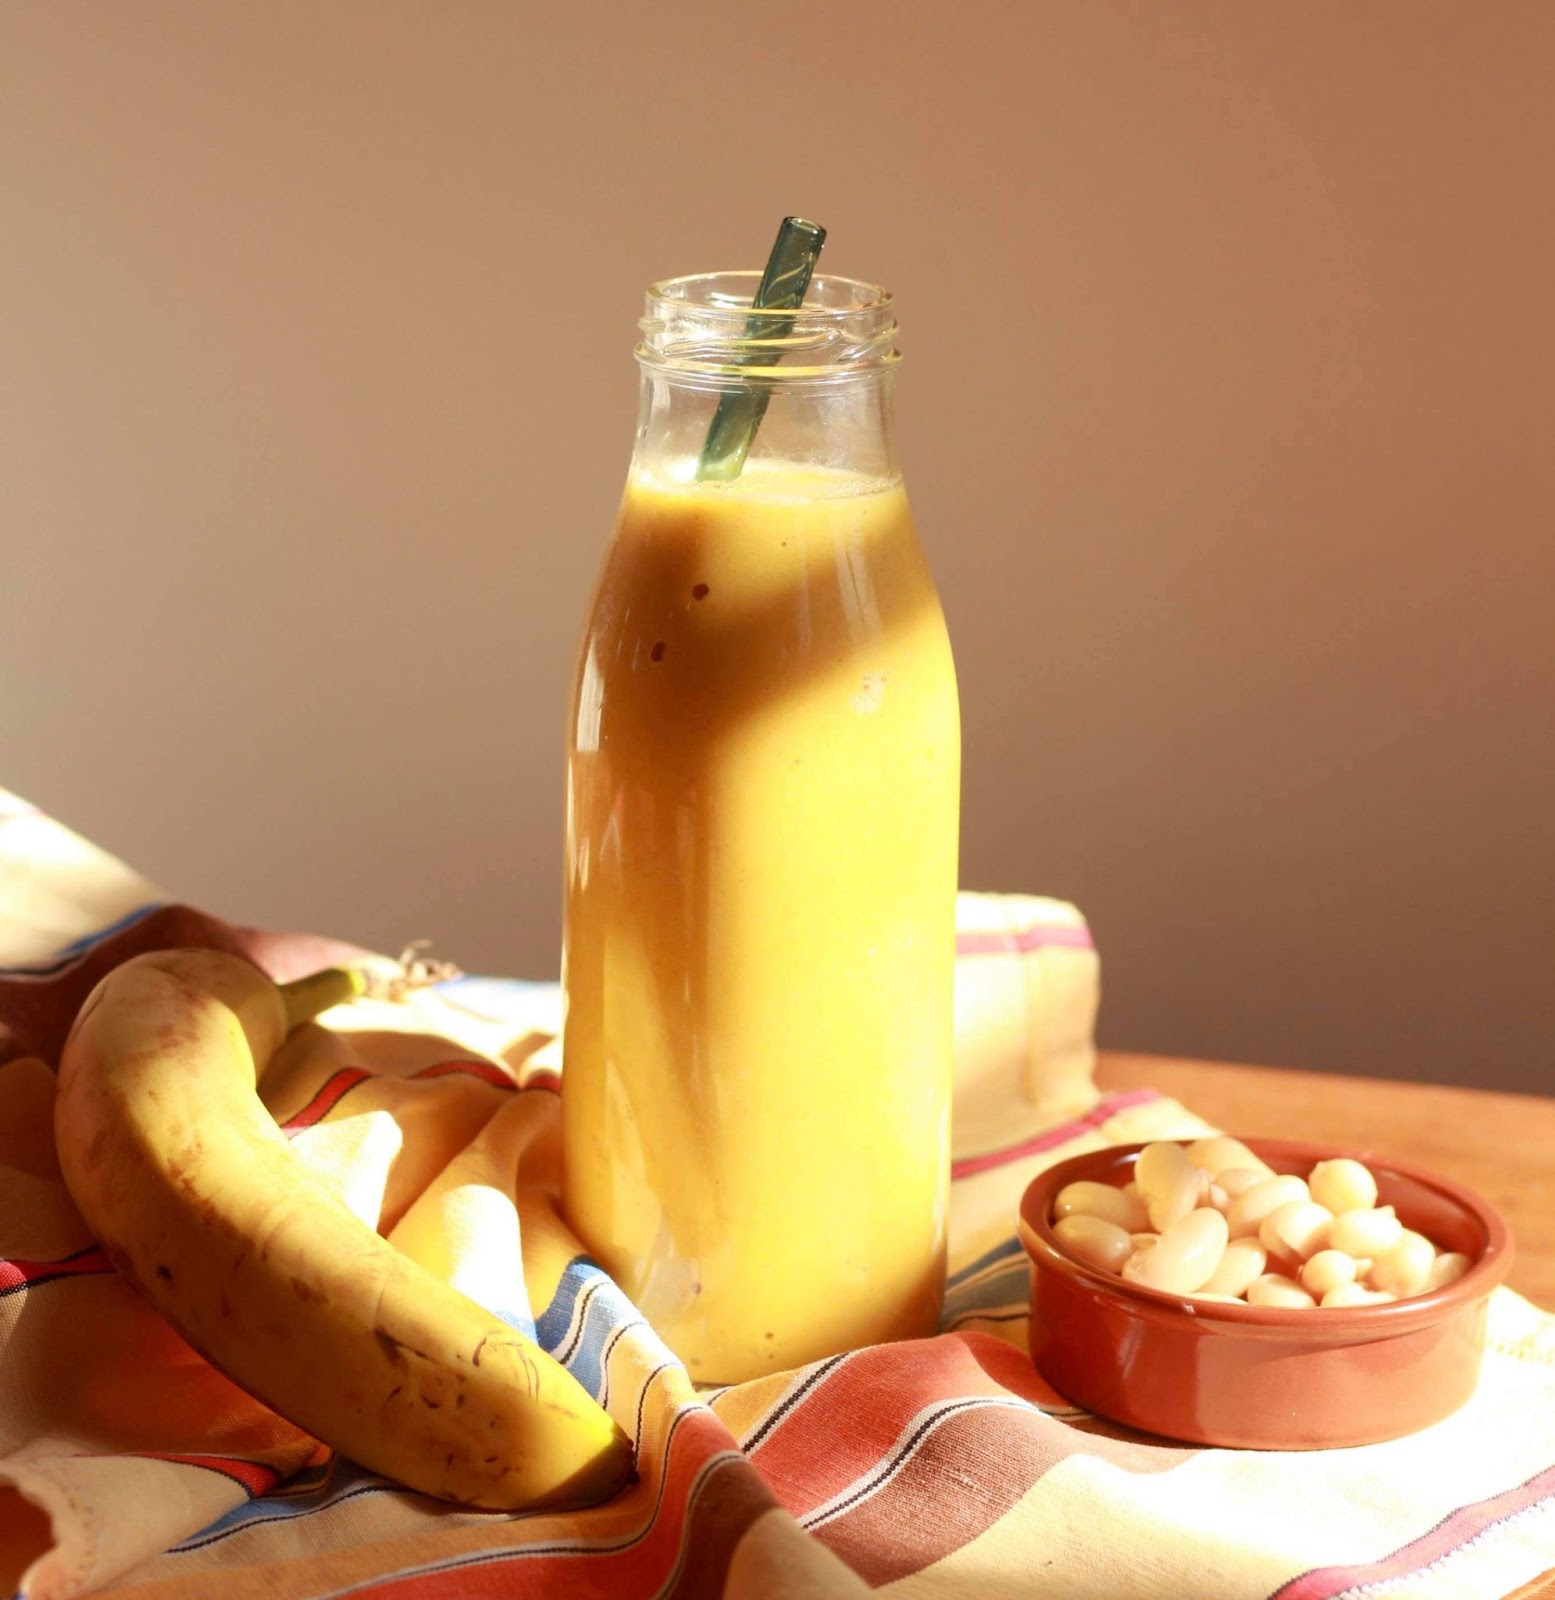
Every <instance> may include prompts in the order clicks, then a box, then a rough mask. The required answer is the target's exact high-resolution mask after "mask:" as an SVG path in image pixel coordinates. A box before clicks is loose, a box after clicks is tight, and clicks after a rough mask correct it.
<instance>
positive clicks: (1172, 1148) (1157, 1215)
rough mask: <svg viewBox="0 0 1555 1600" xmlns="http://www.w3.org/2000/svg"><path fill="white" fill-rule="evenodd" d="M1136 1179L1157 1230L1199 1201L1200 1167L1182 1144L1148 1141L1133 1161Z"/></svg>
mask: <svg viewBox="0 0 1555 1600" xmlns="http://www.w3.org/2000/svg"><path fill="white" fill-rule="evenodd" d="M1134 1177H1135V1181H1136V1182H1137V1183H1138V1184H1139V1192H1140V1194H1141V1195H1143V1196H1144V1200H1145V1206H1146V1209H1147V1210H1148V1211H1149V1213H1150V1226H1151V1227H1152V1228H1154V1229H1155V1230H1156V1231H1157V1232H1158V1233H1164V1232H1165V1231H1166V1229H1167V1228H1168V1227H1169V1226H1170V1225H1171V1224H1172V1223H1174V1222H1176V1221H1177V1220H1178V1219H1179V1218H1181V1217H1185V1216H1187V1215H1188V1213H1189V1212H1190V1211H1192V1210H1193V1209H1194V1207H1195V1206H1197V1205H1198V1203H1199V1185H1200V1182H1201V1181H1202V1180H1201V1178H1200V1175H1199V1169H1198V1168H1197V1167H1196V1166H1194V1165H1193V1163H1192V1162H1191V1161H1189V1159H1188V1152H1187V1151H1186V1150H1184V1149H1183V1147H1182V1146H1181V1145H1180V1144H1171V1143H1169V1142H1167V1141H1165V1140H1162V1141H1160V1142H1158V1143H1156V1144H1147V1145H1146V1146H1145V1148H1144V1149H1143V1150H1141V1151H1140V1152H1139V1159H1138V1161H1136V1162H1135V1164H1134Z"/></svg>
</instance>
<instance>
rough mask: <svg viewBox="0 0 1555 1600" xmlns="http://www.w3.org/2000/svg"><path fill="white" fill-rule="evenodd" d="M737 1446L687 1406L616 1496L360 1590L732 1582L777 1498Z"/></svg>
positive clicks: (683, 1590) (481, 1592) (464, 1598)
mask: <svg viewBox="0 0 1555 1600" xmlns="http://www.w3.org/2000/svg"><path fill="white" fill-rule="evenodd" d="M733 1447H734V1441H733V1440H732V1439H731V1438H730V1436H729V1433H728V1430H727V1429H726V1428H724V1426H723V1424H722V1423H721V1422H720V1421H719V1420H718V1419H717V1418H716V1417H715V1416H714V1415H713V1413H712V1412H711V1411H708V1410H706V1409H705V1408H702V1407H698V1408H696V1409H694V1410H689V1411H686V1412H683V1413H682V1414H681V1415H680V1416H679V1417H677V1418H676V1419H675V1422H674V1424H673V1425H672V1430H671V1434H670V1437H669V1440H668V1449H667V1453H666V1455H665V1456H664V1457H663V1458H662V1459H661V1460H659V1461H656V1462H648V1463H644V1464H642V1470H643V1478H642V1480H641V1481H639V1482H638V1483H636V1484H635V1485H633V1486H632V1487H631V1488H629V1489H627V1490H626V1491H624V1493H622V1494H621V1495H618V1496H617V1497H616V1498H615V1499H614V1500H611V1501H608V1502H607V1503H606V1504H605V1505H603V1506H600V1507H598V1508H597V1509H595V1510H591V1511H581V1512H575V1513H572V1514H571V1515H569V1516H566V1517H536V1518H533V1519H525V1520H524V1521H523V1522H520V1523H515V1524H509V1525H508V1526H507V1527H506V1528H505V1529H504V1530H503V1536H504V1538H505V1540H506V1541H507V1542H505V1543H504V1544H502V1545H500V1546H494V1547H492V1548H490V1549H485V1550H470V1551H465V1552H462V1553H461V1554H460V1555H458V1556H454V1557H452V1558H449V1559H446V1560H443V1561H437V1560H432V1561H429V1562H427V1563H426V1564H425V1565H424V1566H421V1567H417V1568H413V1569H410V1570H406V1571H402V1572H399V1573H391V1574H388V1575H386V1576H384V1577H382V1578H380V1579H378V1580H376V1581H369V1582H367V1583H363V1584H362V1585H361V1586H360V1587H355V1588H352V1589H351V1591H350V1592H351V1593H352V1594H354V1595H360V1596H363V1597H367V1596H371V1597H373V1600H453V1597H455V1596H457V1597H458V1600H507V1597H509V1596H511V1595H514V1594H516V1593H520V1592H522V1593H524V1594H565V1595H567V1596H568V1597H569V1600H619V1597H620V1596H622V1595H635V1594H642V1595H648V1594H653V1595H659V1596H662V1597H665V1600H668V1597H672V1596H686V1597H688V1600H689V1597H695V1596H703V1595H717V1594H721V1593H722V1592H723V1586H724V1580H725V1578H726V1576H727V1573H728V1566H729V1558H730V1557H731V1556H732V1554H733V1552H734V1549H735V1547H736V1546H737V1545H738V1544H739V1542H740V1540H741V1538H743V1537H744V1534H745V1532H746V1530H747V1529H748V1528H749V1527H750V1525H751V1524H752V1523H753V1522H755V1521H756V1520H757V1519H758V1518H759V1517H762V1516H765V1515H766V1513H767V1512H769V1511H771V1510H772V1509H773V1506H774V1502H773V1499H772V1495H771V1492H770V1491H769V1490H768V1489H767V1487H766V1485H765V1484H764V1483H763V1482H762V1481H761V1479H760V1477H759V1476H758V1475H757V1474H756V1473H755V1472H753V1471H752V1470H751V1468H750V1465H749V1463H748V1462H746V1461H745V1460H744V1459H743V1458H741V1457H738V1456H723V1453H724V1452H726V1451H731V1450H732V1449H733ZM661 1448H662V1447H661ZM720 1456H723V1459H719V1457H720ZM656 1467H657V1468H658V1470H657V1471H655V1470H654V1469H655V1468H656ZM623 1513H625V1515H623Z"/></svg>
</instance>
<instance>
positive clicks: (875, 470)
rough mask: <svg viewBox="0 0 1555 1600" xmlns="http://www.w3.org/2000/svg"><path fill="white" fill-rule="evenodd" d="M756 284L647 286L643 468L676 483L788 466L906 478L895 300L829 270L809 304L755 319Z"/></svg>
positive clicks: (716, 278)
mask: <svg viewBox="0 0 1555 1600" xmlns="http://www.w3.org/2000/svg"><path fill="white" fill-rule="evenodd" d="M757 277H758V274H755V273H706V274H702V275H699V276H696V277H690V278H674V279H670V280H669V281H667V282H665V283H659V284H655V285H654V286H653V287H652V288H651V289H650V290H649V291H648V300H647V311H646V314H645V315H644V317H643V320H642V323H641V327H642V332H643V337H642V341H641V343H640V344H639V345H638V347H637V359H638V363H639V365H640V366H641V369H642V389H641V400H640V407H639V412H638V425H637V444H636V451H635V455H634V467H635V468H636V470H638V471H644V472H647V473H650V474H652V475H653V476H654V477H656V478H659V479H661V480H663V481H666V482H690V481H691V480H692V479H694V478H713V479H722V480H729V479H732V478H735V477H739V476H741V475H742V474H743V473H744V472H745V471H747V470H751V471H760V472H763V473H770V472H772V471H776V470H781V469H783V468H787V467H798V468H803V469H817V468H819V469H824V470H825V471H826V472H829V473H838V474H846V475H848V476H850V477H855V478H860V477H861V478H865V479H869V480H873V481H876V482H894V481H896V480H897V479H898V478H899V476H900V468H899V466H898V463H897V456H896V434H895V411H894V386H895V376H896V365H897V360H898V356H897V351H896V345H895V339H896V319H895V315H894V312H893V309H892V303H891V297H890V295H889V294H887V293H886V292H885V291H884V290H882V289H878V288H876V287H875V286H874V285H872V284H866V283H858V282H856V281H854V280H853V279H850V278H837V277H831V276H827V275H825V274H820V275H817V276H816V277H815V278H814V279H812V281H811V284H810V289H809V293H808V295H807V297H806V300H805V303H804V305H802V306H800V307H799V308H797V309H795V310H787V311H784V310H770V309H764V310H762V311H753V310H752V309H751V299H752V296H753V294H754V291H755V284H756V280H757Z"/></svg>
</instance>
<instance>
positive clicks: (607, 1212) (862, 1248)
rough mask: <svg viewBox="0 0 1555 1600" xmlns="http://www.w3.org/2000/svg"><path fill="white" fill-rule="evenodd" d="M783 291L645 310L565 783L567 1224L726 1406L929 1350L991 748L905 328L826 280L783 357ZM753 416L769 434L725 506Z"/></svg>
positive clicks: (882, 309)
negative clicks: (899, 395)
mask: <svg viewBox="0 0 1555 1600" xmlns="http://www.w3.org/2000/svg"><path fill="white" fill-rule="evenodd" d="M756 277H757V275H756V274H754V273H751V274H744V273H721V274H709V275H704V276H697V277H690V278H678V279H674V280H671V281H669V282H666V283H661V284H657V285H655V286H654V287H653V288H652V289H650V290H649V292H648V304H647V315H646V317H645V318H644V320H643V323H642V329H643V339H642V342H641V344H640V345H639V346H638V350H637V359H638V362H639V364H640V367H641V372H642V405H641V413H640V421H639V426H638V431H637V441H636V450H635V452H634V455H633V458H632V463H631V469H630V472H629V474H628V477H627V483H626V490H625V494H624V497H623V500H622V504H621V510H620V514H619V518H618V521H617V523H616V528H615V532H614V536H613V537H612V539H611V541H610V544H609V547H608V549H607V551H606V553H605V558H604V564H603V568H602V570H601V572H600V575H599V579H598V583H597V586H596V589H595V593H594V597H593V603H592V608H591V611H590V614H589V617H588V621H587V625H586V629H585V633H584V638H583V644H582V649H581V652H580V656H579V662H578V668H577V674H576V679H575V684H574V692H573V705H572V715H571V727H570V746H569V754H568V769H567V899H566V934H565V948H564V955H563V981H564V987H565V995H566V1022H565V1029H564V1036H563V1054H564V1068H563V1071H564V1085H565V1087H564V1092H563V1095H562V1107H563V1138H564V1150H565V1165H564V1171H565V1185H564V1202H565V1207H566V1211H567V1214H568V1216H569V1218H570V1220H571V1222H572V1224H573V1226H574V1228H575V1229H576V1230H577V1232H578V1234H579V1235H580V1236H581V1238H582V1239H583V1240H584V1241H585V1243H586V1245H587V1246H588V1248H589V1249H590V1250H591V1251H592V1252H593V1253H594V1255H595V1256H596V1257H597V1258H598V1259H599V1260H600V1262H601V1263H602V1264H603V1265H604V1266H605V1267H606V1268H607V1269H608V1270H609V1271H610V1272H611V1274H612V1275H613V1276H614V1277H615V1278H616V1279H617V1281H618V1282H619V1283H620V1284H621V1285H622V1287H623V1288H624V1289H625V1290H626V1291H627V1293H628V1294H629V1295H630V1296H631V1297H632V1298H633V1300H634V1301H635V1302H636V1304H637V1305H638V1306H639V1308H640V1309H641V1310H642V1311H643V1313H644V1314H645V1315H646V1316H647V1317H648V1319H649V1321H650V1322H651V1323H652V1324H653V1325H654V1327H655V1328H656V1329H657V1330H658V1332H659V1333H660V1334H661V1335H662V1336H663V1338H664V1339H665V1340H666V1342H667V1343H668V1344H669V1345H670V1347H671V1348H672V1349H673V1350H674V1351H675V1352H676V1353H677V1354H678V1355H679V1356H680V1357H681V1359H682V1360H684V1361H685V1362H686V1364H687V1366H688V1368H689V1370H690V1372H691V1375H692V1376H693V1377H694V1378H695V1379H697V1380H698V1381H700V1382H719V1383H724V1382H735V1381H740V1380H743V1379H746V1378H749V1377H752V1376H755V1375H758V1374H760V1373H764V1372H769V1371H775V1370H781V1369H783V1368H787V1367H792V1366H795V1365H797V1364H799V1363H802V1362H805V1361H809V1360H813V1359H816V1358H818V1357H821V1356H824V1355H827V1354H830V1353H833V1352H835V1351H838V1350H842V1349H847V1348H851V1347H853V1346H856V1345H859V1344H863V1343H869V1342H874V1341H878V1340H883V1339H891V1338H900V1337H907V1336H913V1335H920V1334H927V1333H930V1332H932V1331H933V1330H934V1328H935V1325H936V1322H937V1317H938V1312H939V1305H940V1298H941V1291H942V1282H943V1270H944V1243H945V1211H946V1194H947V1185H948V1177H949V1111H950V1058H951V993H952V985H953V963H954V952H955V891H956V846H957V827H958V804H959V775H960V731H959V719H958V712H957V701H956V685H955V673H954V668H953V666H952V662H951V654H950V645H949V640H948V638H947V636H946V631H945V623H944V618H943V615H942V613H941V610H940V606H939V600H938V597H937V595H936V593H935V589H934V584H933V580H932V579H931V577H930V575H929V571H928V567H927V565H926V564H925V562H924V559H923V555H922V552H921V550H920V548H919V544H918V539H917V535H916V533H915V531H914V528H913V523H912V517H911V514H910V512H909V510H908V504H907V497H906V493H905V491H904V489H903V485H902V480H901V474H900V472H899V469H898V466H897V459H896V451H895V444H894V439H893V424H892V384H893V379H894V375H895V365H896V350H895V335H896V323H895V319H894V316H893V312H892V305H891V300H890V296H889V295H887V294H885V293H884V292H883V291H881V290H879V289H877V288H874V287H872V286H870V285H868V284H863V283H857V282H853V281H851V280H848V279H843V278H836V277H829V276H824V275H818V276H817V277H816V278H815V279H814V281H813V283H812V284H811V286H810V291H809V298H808V300H807V301H806V303H805V305H804V306H803V307H802V308H801V309H799V310H797V311H789V312H763V313H762V317H761V323H760V326H759V328H757V329H756V332H757V334H758V335H759V337H757V338H754V339H753V336H752V328H753V327H755V323H754V322H753V319H752V318H751V316H750V312H749V309H748V308H749V307H750V304H751V296H752V292H753V290H754V288H755V283H756ZM774 330H776V331H775V332H774ZM753 346H759V349H755V348H753ZM753 356H754V357H755V358H757V359H766V360H773V359H774V357H775V358H776V364H774V365H770V366H765V367H752V366H750V365H748V364H747V363H749V362H750V361H751V359H752V358H753ZM725 396H728V397H730V398H728V399H725V400H724V407H725V412H726V415H727V412H728V410H729V408H730V407H738V406H742V405H743V406H754V407H755V408H756V409H757V411H758V412H759V419H760V429H759V432H757V433H756V434H755V438H754V443H753V444H752V446H751V448H750V452H749V456H748V458H745V459H743V462H736V463H734V468H735V470H734V471H733V472H732V473H731V471H730V463H729V462H728V461H727V460H725V461H724V462H723V463H722V464H721V465H720V466H718V468H717V471H718V472H720V473H721V474H722V475H721V476H713V475H711V474H710V473H709V463H708V462H707V461H706V460H705V459H704V457H703V450H704V442H705V441H706V439H707V436H708V430H709V426H710V423H711V421H712V418H713V416H714V413H715V411H716V409H717V407H718V405H719V402H720V400H721V399H722V398H723V397H725ZM725 431H726V432H727V430H725Z"/></svg>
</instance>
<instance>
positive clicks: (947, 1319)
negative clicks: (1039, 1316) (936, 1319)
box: [940, 1251, 1031, 1328]
mask: <svg viewBox="0 0 1555 1600" xmlns="http://www.w3.org/2000/svg"><path fill="white" fill-rule="evenodd" d="M1030 1294H1031V1275H1030V1268H1029V1264H1028V1263H1027V1260H1026V1255H1025V1252H1024V1251H1021V1252H1020V1259H1019V1260H1013V1259H1012V1260H1009V1261H1008V1262H1007V1263H1006V1264H1005V1265H1003V1266H1000V1267H998V1269H997V1270H994V1271H990V1272H989V1273H988V1274H987V1276H986V1277H981V1278H978V1279H976V1280H975V1281H974V1282H962V1283H960V1284H958V1285H957V1286H956V1287H954V1288H951V1289H949V1290H947V1292H946V1295H945V1309H944V1311H943V1312H942V1313H941V1316H940V1326H941V1327H942V1328H944V1327H948V1326H949V1324H950V1323H951V1322H952V1321H956V1320H959V1319H961V1318H964V1317H965V1316H966V1315H967V1313H968V1312H970V1311H978V1310H985V1309H989V1308H992V1307H995V1306H1013V1305H1018V1304H1024V1303H1025V1302H1026V1300H1027V1299H1028V1298H1029V1296H1030Z"/></svg>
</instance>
